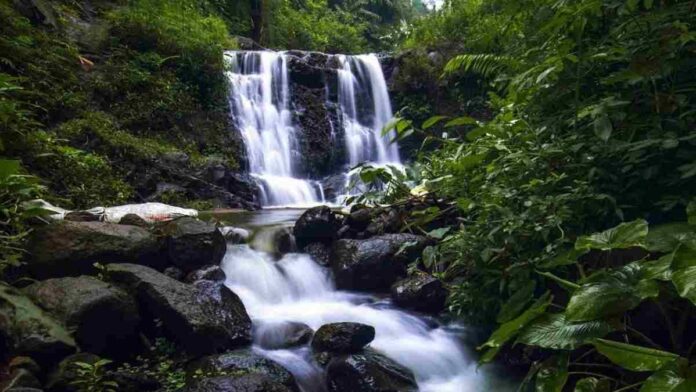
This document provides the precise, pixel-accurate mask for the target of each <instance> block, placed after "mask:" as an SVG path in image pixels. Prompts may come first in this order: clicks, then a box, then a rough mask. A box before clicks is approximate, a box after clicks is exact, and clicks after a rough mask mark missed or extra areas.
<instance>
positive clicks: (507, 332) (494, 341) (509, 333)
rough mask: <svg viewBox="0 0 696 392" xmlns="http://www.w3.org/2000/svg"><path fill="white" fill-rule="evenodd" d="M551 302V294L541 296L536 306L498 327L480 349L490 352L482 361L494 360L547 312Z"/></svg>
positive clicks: (533, 305) (485, 354) (535, 303)
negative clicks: (504, 348)
mask: <svg viewBox="0 0 696 392" xmlns="http://www.w3.org/2000/svg"><path fill="white" fill-rule="evenodd" d="M551 300H552V297H551V294H550V293H548V292H547V293H545V294H544V295H543V296H541V298H539V299H538V300H536V301H535V302H534V304H532V306H530V307H529V309H527V310H525V311H524V313H522V314H521V315H519V316H518V317H517V318H515V319H513V320H510V321H508V322H507V323H505V324H502V325H501V326H500V327H498V329H497V330H496V331H495V332H493V334H492V335H491V336H490V337H489V338H488V340H487V341H486V342H485V343H484V344H483V345H481V347H479V350H480V349H483V348H489V350H488V351H486V353H484V355H483V356H482V357H481V360H480V361H481V362H488V361H490V360H492V359H493V358H494V357H495V355H496V354H497V353H498V351H499V350H500V348H501V347H502V346H503V345H504V344H505V343H507V342H508V341H509V340H510V339H512V338H514V337H515V336H517V334H518V333H519V332H520V331H521V330H522V328H524V327H525V326H526V325H527V324H529V323H530V322H532V321H533V320H534V319H536V318H537V317H539V316H540V315H542V314H543V313H544V312H545V311H546V308H547V307H548V306H549V304H550V303H551Z"/></svg>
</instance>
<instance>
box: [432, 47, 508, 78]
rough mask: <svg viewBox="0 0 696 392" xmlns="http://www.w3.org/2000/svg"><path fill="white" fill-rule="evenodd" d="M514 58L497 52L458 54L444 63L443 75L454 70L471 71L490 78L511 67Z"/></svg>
mask: <svg viewBox="0 0 696 392" xmlns="http://www.w3.org/2000/svg"><path fill="white" fill-rule="evenodd" d="M514 65H515V60H514V59H513V58H512V57H509V56H501V55H497V54H490V53H483V54H460V55H458V56H455V57H454V58H452V59H451V60H450V61H448V62H447V65H445V75H448V74H451V73H454V72H459V71H463V72H472V73H475V74H479V75H481V76H483V77H486V78H490V77H493V76H496V75H498V74H499V73H501V72H503V71H505V70H508V69H510V68H513V67H514Z"/></svg>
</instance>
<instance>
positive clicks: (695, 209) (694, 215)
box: [686, 200, 696, 225]
mask: <svg viewBox="0 0 696 392" xmlns="http://www.w3.org/2000/svg"><path fill="white" fill-rule="evenodd" d="M686 216H687V220H688V222H689V224H690V225H696V200H692V201H691V202H690V203H689V204H688V205H687V206H686Z"/></svg>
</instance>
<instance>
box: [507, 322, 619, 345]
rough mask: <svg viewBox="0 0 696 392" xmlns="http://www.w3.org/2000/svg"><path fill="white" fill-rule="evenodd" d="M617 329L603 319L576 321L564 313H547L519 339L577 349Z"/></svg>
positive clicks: (520, 340) (529, 343)
mask: <svg viewBox="0 0 696 392" xmlns="http://www.w3.org/2000/svg"><path fill="white" fill-rule="evenodd" d="M616 329H617V328H616V327H614V326H613V325H612V323H609V322H607V321H603V320H593V321H583V322H579V323H574V322H571V321H568V320H566V317H565V314H563V313H556V314H550V313H546V314H544V315H542V316H541V317H539V318H537V319H536V320H534V321H533V322H532V323H531V324H529V325H528V326H527V327H526V328H525V329H524V331H522V332H521V333H520V335H519V337H518V338H517V341H518V342H519V343H524V344H527V345H530V346H539V347H544V348H551V349H575V348H577V347H580V346H582V345H583V344H586V343H591V342H592V341H593V340H594V339H596V338H601V337H604V336H606V335H607V334H608V333H610V332H612V331H615V330H616Z"/></svg>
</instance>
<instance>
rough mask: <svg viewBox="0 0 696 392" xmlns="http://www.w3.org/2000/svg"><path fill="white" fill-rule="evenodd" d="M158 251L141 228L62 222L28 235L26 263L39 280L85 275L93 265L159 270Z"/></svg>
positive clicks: (150, 234) (158, 248)
mask: <svg viewBox="0 0 696 392" xmlns="http://www.w3.org/2000/svg"><path fill="white" fill-rule="evenodd" d="M160 249H161V243H160V241H159V240H158V239H157V238H156V237H155V236H154V235H153V234H152V233H150V232H149V231H147V230H145V229H143V228H142V227H137V226H128V225H119V224H115V223H105V222H70V221H62V222H58V223H54V224H50V225H46V226H42V227H40V228H38V229H36V230H35V231H34V232H32V234H31V237H30V239H29V243H28V247H27V250H28V251H29V254H30V256H29V257H28V260H27V262H28V264H29V269H30V271H31V272H32V273H33V274H34V275H35V276H36V277H38V278H42V279H43V278H57V277H63V276H78V275H89V274H91V273H94V272H95V268H94V266H93V264H94V263H95V262H99V263H102V264H108V263H124V262H125V263H134V264H143V265H148V266H152V267H156V268H158V267H161V266H162V258H161V257H160Z"/></svg>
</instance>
